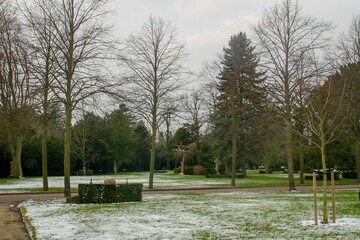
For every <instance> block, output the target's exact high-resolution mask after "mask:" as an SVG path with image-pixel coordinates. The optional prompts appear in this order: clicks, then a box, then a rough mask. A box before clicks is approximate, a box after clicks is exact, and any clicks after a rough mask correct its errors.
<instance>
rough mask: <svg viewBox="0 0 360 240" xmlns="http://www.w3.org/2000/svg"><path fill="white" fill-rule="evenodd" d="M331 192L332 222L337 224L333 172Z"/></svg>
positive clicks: (332, 175) (333, 175) (332, 173)
mask: <svg viewBox="0 0 360 240" xmlns="http://www.w3.org/2000/svg"><path fill="white" fill-rule="evenodd" d="M331 192H332V222H333V223H335V222H336V208H335V173H334V169H333V170H331Z"/></svg>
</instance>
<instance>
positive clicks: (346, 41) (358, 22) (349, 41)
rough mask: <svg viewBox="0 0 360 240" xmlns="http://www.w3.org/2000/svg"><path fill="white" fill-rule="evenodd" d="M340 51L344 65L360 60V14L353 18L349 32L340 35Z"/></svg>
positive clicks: (339, 56)
mask: <svg viewBox="0 0 360 240" xmlns="http://www.w3.org/2000/svg"><path fill="white" fill-rule="evenodd" d="M338 53H340V55H339V54H336V55H338V56H337V57H338V58H340V61H341V64H342V65H344V64H351V63H358V62H359V61H360V14H358V15H356V16H354V17H353V18H352V21H351V24H350V28H349V32H348V33H347V34H342V35H341V36H340V43H339V45H338Z"/></svg>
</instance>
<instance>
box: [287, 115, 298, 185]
mask: <svg viewBox="0 0 360 240" xmlns="http://www.w3.org/2000/svg"><path fill="white" fill-rule="evenodd" d="M286 156H287V159H288V177H289V191H292V190H296V188H295V180H294V159H293V145H292V129H291V126H290V123H289V122H288V123H287V129H286Z"/></svg>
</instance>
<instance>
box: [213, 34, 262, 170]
mask: <svg viewBox="0 0 360 240" xmlns="http://www.w3.org/2000/svg"><path fill="white" fill-rule="evenodd" d="M254 49H255V47H254V46H253V45H252V43H251V41H250V39H248V38H247V37H246V34H245V33H242V32H240V33H239V34H236V35H234V36H232V37H231V38H230V40H229V43H228V46H227V47H226V48H224V49H223V59H222V61H221V66H222V69H221V72H220V74H219V77H218V78H219V82H218V90H219V92H220V95H219V96H218V99H217V100H218V101H217V104H216V106H215V113H214V115H213V116H212V121H213V126H214V129H213V132H214V135H215V136H216V138H217V141H216V143H215V144H216V149H217V152H218V154H217V155H218V156H219V157H220V158H221V159H222V160H225V161H226V164H229V161H230V159H232V161H234V155H235V156H236V155H237V157H236V158H235V161H236V165H237V164H238V163H239V162H240V158H241V159H242V160H243V161H244V160H245V159H247V158H249V157H250V156H251V154H252V153H253V152H255V149H253V147H252V146H255V143H256V142H258V141H259V139H258V134H257V128H256V127H257V125H258V117H259V115H260V113H261V109H262V106H263V102H264V96H265V95H264V90H263V88H262V86H261V85H262V83H263V81H264V78H263V73H261V72H259V71H258V68H257V67H258V57H257V56H256V54H255V53H254ZM232 164H234V162H233V163H232ZM232 168H233V171H234V170H235V169H234V165H233V166H232Z"/></svg>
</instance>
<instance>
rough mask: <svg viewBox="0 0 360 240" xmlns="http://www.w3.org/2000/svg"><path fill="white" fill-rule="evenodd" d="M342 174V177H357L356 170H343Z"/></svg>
mask: <svg viewBox="0 0 360 240" xmlns="http://www.w3.org/2000/svg"><path fill="white" fill-rule="evenodd" d="M342 176H343V178H352V179H357V173H356V172H343V174H342Z"/></svg>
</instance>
